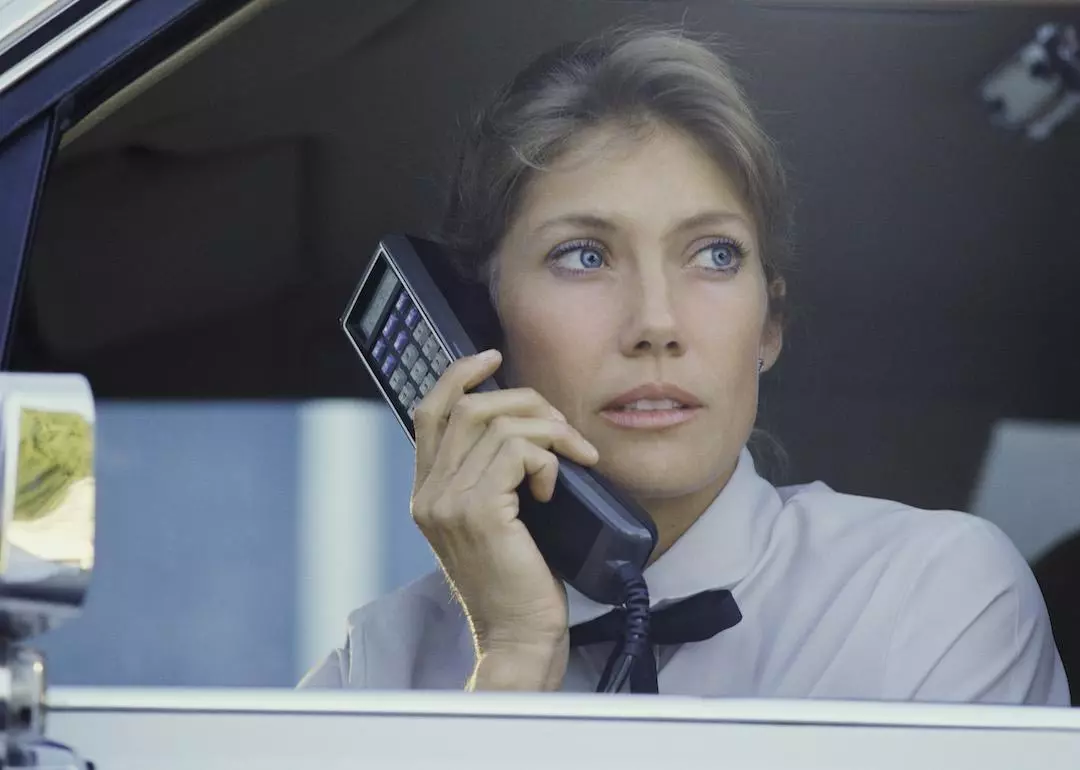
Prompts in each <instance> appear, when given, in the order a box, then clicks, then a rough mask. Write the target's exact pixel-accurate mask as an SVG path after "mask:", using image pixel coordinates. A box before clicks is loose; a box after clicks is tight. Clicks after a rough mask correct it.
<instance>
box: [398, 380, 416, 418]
mask: <svg viewBox="0 0 1080 770" xmlns="http://www.w3.org/2000/svg"><path fill="white" fill-rule="evenodd" d="M415 398H416V388H415V387H414V386H413V384H412V383H411V382H406V383H405V387H404V388H402V389H401V394H400V395H398V401H400V402H401V405H402V406H408V405H409V404H411V403H412V402H413V399H415ZM411 416H412V415H410V417H411Z"/></svg>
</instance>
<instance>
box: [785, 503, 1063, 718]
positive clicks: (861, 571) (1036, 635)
mask: <svg viewBox="0 0 1080 770" xmlns="http://www.w3.org/2000/svg"><path fill="white" fill-rule="evenodd" d="M779 491H780V494H781V498H782V499H783V500H784V513H785V518H786V519H787V520H788V521H787V526H788V527H790V528H792V529H793V531H795V532H797V533H798V535H799V539H800V540H804V541H809V545H806V544H805V543H804V544H803V546H802V547H804V548H808V549H809V550H810V552H811V555H812V557H813V562H814V563H815V564H817V565H825V564H828V565H830V566H831V567H832V569H833V570H836V574H837V575H839V576H840V577H842V578H843V579H844V581H845V584H846V585H851V584H859V585H862V586H863V587H864V588H865V589H866V591H868V592H869V596H868V597H867V604H866V608H867V610H868V612H867V618H869V619H870V620H872V621H873V626H874V627H875V628H880V629H881V631H882V633H883V635H884V636H883V637H882V638H881V639H880V640H879V641H880V642H881V645H882V652H883V654H884V656H885V661H886V664H885V668H884V685H883V687H884V690H883V692H884V694H885V697H888V698H897V699H901V700H910V699H920V700H923V699H925V700H942V701H955V700H962V701H981V702H1000V703H1020V702H1026V703H1056V704H1067V703H1068V685H1067V683H1066V682H1065V678H1064V672H1063V670H1062V667H1061V663H1060V659H1059V657H1058V655H1057V650H1056V649H1055V647H1054V640H1053V635H1052V633H1051V630H1050V622H1049V618H1048V616H1047V613H1046V605H1045V603H1044V602H1043V598H1042V593H1041V592H1040V590H1039V586H1038V583H1037V582H1036V581H1035V577H1034V575H1033V574H1032V571H1031V568H1030V567H1029V566H1028V564H1027V562H1026V561H1025V560H1024V558H1023V556H1021V554H1020V552H1019V551H1018V550H1017V548H1016V547H1015V546H1014V545H1013V543H1012V541H1011V540H1009V538H1008V537H1007V536H1006V535H1005V533H1004V532H1002V531H1001V530H1000V529H999V528H998V527H997V526H996V525H994V524H993V523H991V522H989V521H987V520H985V519H981V518H979V517H977V516H973V515H970V514H966V513H960V512H958V511H949V510H925V509H920V508H915V507H913V506H909V505H904V504H902V503H898V502H895V501H891V500H881V499H875V498H868V497H859V496H856V495H845V494H840V493H838V492H834V491H833V490H832V489H830V488H829V487H828V486H826V485H825V484H821V483H815V484H809V485H805V486H801V487H788V488H784V489H781V490H779ZM822 569H823V568H822ZM823 571H826V572H828V571H829V570H823ZM871 608H873V609H872V610H871Z"/></svg>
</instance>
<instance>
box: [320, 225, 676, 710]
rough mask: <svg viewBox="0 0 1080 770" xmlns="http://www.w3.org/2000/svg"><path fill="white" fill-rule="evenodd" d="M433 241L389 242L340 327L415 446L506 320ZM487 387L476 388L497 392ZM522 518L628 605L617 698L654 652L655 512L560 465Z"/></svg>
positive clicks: (571, 576)
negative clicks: (424, 425) (436, 406)
mask: <svg viewBox="0 0 1080 770" xmlns="http://www.w3.org/2000/svg"><path fill="white" fill-rule="evenodd" d="M451 264H452V263H451V262H450V259H449V255H448V254H446V253H445V251H444V250H443V249H442V247H440V246H438V245H437V244H435V243H432V242H431V241H426V240H423V239H420V238H415V237H412V236H406V235H389V236H386V237H385V238H383V239H382V240H381V241H380V242H379V245H378V248H376V250H375V254H374V255H373V256H372V258H371V260H370V262H369V263H368V266H367V269H366V270H365V272H364V275H363V278H362V279H361V280H360V283H359V285H358V286H357V287H356V290H355V291H354V292H353V295H352V298H351V299H350V301H349V304H348V306H347V307H346V309H345V313H344V314H343V316H342V318H341V325H342V328H343V329H344V331H345V334H346V335H347V336H348V338H349V340H350V342H351V343H352V345H353V347H354V348H355V349H356V352H357V353H358V354H359V356H360V359H361V360H362V361H363V362H364V365H365V366H366V368H367V369H368V371H369V372H370V374H371V376H372V377H373V378H374V380H375V382H376V384H377V386H378V388H379V390H380V391H381V392H382V394H383V396H384V397H385V398H386V400H387V402H388V403H389V404H390V406H391V407H392V408H393V411H394V414H395V415H397V418H398V421H399V422H400V423H401V426H402V428H404V430H405V432H406V433H407V434H408V436H409V439H410V440H411V441H413V443H414V445H415V441H416V434H415V429H414V427H413V420H412V417H413V413H414V412H415V409H416V406H417V404H418V403H419V402H420V400H421V399H422V398H423V397H424V395H426V394H427V392H428V391H429V390H430V389H431V388H432V387H433V386H434V384H435V381H436V379H437V378H438V376H439V375H440V374H442V372H443V371H445V370H446V367H447V366H449V364H450V362H451V361H453V360H455V359H457V358H461V357H463V356H470V355H474V354H476V353H478V352H480V351H481V350H484V349H486V348H488V347H492V346H493V344H492V343H493V341H495V340H497V339H498V319H497V317H496V315H495V312H494V309H493V308H492V307H491V303H490V300H489V299H488V293H487V288H486V287H484V286H482V285H480V284H477V283H472V282H469V281H465V280H463V279H462V278H461V277H459V275H458V274H457V273H456V271H455V270H454V269H453V268H452V266H451ZM498 387H499V384H498V382H496V381H493V380H487V381H485V382H484V383H482V384H481V385H480V386H479V387H478V388H477V390H492V389H496V388H498ZM518 498H519V501H520V512H519V514H518V517H519V518H520V519H521V521H522V523H524V524H525V526H526V528H527V529H528V530H529V533H530V535H532V538H533V540H534V541H535V542H536V545H537V548H538V549H539V550H540V553H541V554H542V555H543V556H544V559H545V560H546V561H547V563H548V566H549V567H551V569H552V570H553V571H554V572H555V574H556V575H558V576H559V577H560V578H562V579H564V580H565V581H566V582H567V583H569V584H570V585H571V586H573V587H574V588H576V589H577V590H578V591H580V592H581V593H582V594H584V595H585V596H587V597H589V598H590V599H592V600H594V601H596V602H600V603H602V604H609V605H616V606H623V607H625V608H626V618H627V627H626V634H625V639H624V644H622V645H620V646H618V647H617V648H616V655H617V656H618V657H617V659H613V660H612V661H609V665H608V666H607V673H606V675H605V677H604V681H601V683H600V687H599V688H598V689H599V690H602V691H609V692H617V691H618V690H619V689H621V687H622V685H623V683H624V682H625V680H626V677H627V676H628V674H629V670H630V666H631V665H632V664H633V660H634V659H636V658H637V657H640V656H641V655H644V654H651V652H650V651H649V650H648V648H647V641H646V640H647V638H648V620H649V598H648V588H647V586H646V585H645V581H644V578H643V577H642V572H643V571H644V569H645V565H646V563H647V562H648V559H649V556H650V555H651V554H652V551H653V549H654V548H655V547H656V539H657V535H656V526H655V524H654V523H653V521H652V519H651V517H650V516H649V514H648V513H647V512H646V511H645V510H643V509H642V508H641V507H640V506H639V505H637V504H636V503H635V502H634V501H633V500H631V499H629V498H628V497H627V496H626V495H624V494H623V493H622V492H620V491H619V490H618V489H616V488H615V487H614V486H613V485H612V484H611V483H610V482H609V481H607V480H606V479H604V478H603V477H602V476H601V475H600V474H598V473H596V472H595V471H592V470H590V469H588V468H585V467H582V466H581V465H578V464H577V463H574V462H572V461H570V460H567V459H565V458H559V473H558V479H557V480H556V483H555V493H554V496H553V497H552V499H551V500H550V501H549V502H547V503H541V502H539V501H537V500H536V499H535V498H534V497H533V496H532V494H531V492H530V491H529V489H528V485H527V484H523V485H522V486H521V487H520V488H519V489H518Z"/></svg>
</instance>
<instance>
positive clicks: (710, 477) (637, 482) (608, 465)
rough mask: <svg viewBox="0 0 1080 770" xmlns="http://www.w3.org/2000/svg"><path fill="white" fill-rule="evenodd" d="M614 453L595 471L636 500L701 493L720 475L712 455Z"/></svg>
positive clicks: (667, 451)
mask: <svg viewBox="0 0 1080 770" xmlns="http://www.w3.org/2000/svg"><path fill="white" fill-rule="evenodd" d="M657 450H659V451H656V452H647V451H641V450H640V449H635V451H633V452H629V451H626V452H617V453H615V454H614V455H613V456H612V457H611V459H610V460H609V461H607V462H605V461H604V460H601V461H600V463H599V464H598V465H597V466H596V470H597V471H599V472H600V473H601V474H603V475H604V476H605V477H606V478H608V479H610V480H611V481H613V482H614V483H615V484H617V485H618V486H620V487H621V488H623V489H625V490H626V491H627V492H629V493H630V494H631V495H633V496H634V497H636V498H639V499H664V498H673V497H683V496H685V495H692V494H696V493H698V492H701V491H702V490H703V489H705V488H706V487H709V486H712V485H713V484H715V483H716V480H717V478H719V477H720V476H721V475H722V474H723V469H722V468H721V467H720V466H721V465H723V463H722V462H721V457H720V456H718V455H717V454H715V453H711V452H710V453H704V452H691V451H678V450H672V449H671V448H670V447H663V448H661V447H657Z"/></svg>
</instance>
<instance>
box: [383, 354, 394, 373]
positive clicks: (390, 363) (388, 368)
mask: <svg viewBox="0 0 1080 770" xmlns="http://www.w3.org/2000/svg"><path fill="white" fill-rule="evenodd" d="M395 366H397V359H396V358H395V357H394V356H392V355H391V356H387V357H386V360H385V361H383V364H382V373H383V376H384V377H389V376H390V372H392V371H394V367H395Z"/></svg>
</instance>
